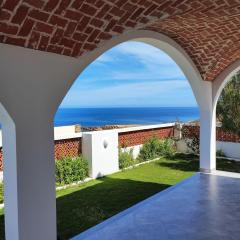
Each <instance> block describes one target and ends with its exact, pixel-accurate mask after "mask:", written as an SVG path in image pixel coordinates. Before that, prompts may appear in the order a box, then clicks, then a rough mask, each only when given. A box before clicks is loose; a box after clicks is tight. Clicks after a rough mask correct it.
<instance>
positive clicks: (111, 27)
mask: <svg viewBox="0 0 240 240" xmlns="http://www.w3.org/2000/svg"><path fill="white" fill-rule="evenodd" d="M239 12H240V0H203V1H198V0H161V1H160V0H154V1H150V0H130V1H129V0H111V1H110V0H88V1H83V0H0V42H2V43H7V44H13V45H18V46H23V47H27V48H32V49H38V50H42V51H47V52H54V53H57V54H62V55H68V56H72V57H79V56H81V55H82V54H83V53H85V52H88V51H92V50H93V49H95V48H96V47H97V46H98V45H99V44H100V43H102V42H104V41H106V40H108V39H111V38H112V37H113V36H117V35H120V34H122V33H123V32H127V31H129V30H131V29H149V30H153V31H157V32H161V33H164V34H166V35H168V36H169V37H171V38H173V39H174V40H175V41H176V42H178V43H179V44H180V45H181V46H182V47H183V48H184V49H185V50H186V52H187V53H188V54H189V56H190V57H191V58H192V60H193V61H194V63H195V64H196V66H197V68H198V69H199V71H200V73H201V75H202V77H203V79H205V80H209V81H211V80H213V79H215V77H216V76H217V75H218V74H219V73H220V72H221V71H223V69H225V68H226V67H227V66H228V65H230V64H231V63H232V62H234V61H236V60H237V59H240V50H239V49H240V30H239V29H240V17H239Z"/></svg>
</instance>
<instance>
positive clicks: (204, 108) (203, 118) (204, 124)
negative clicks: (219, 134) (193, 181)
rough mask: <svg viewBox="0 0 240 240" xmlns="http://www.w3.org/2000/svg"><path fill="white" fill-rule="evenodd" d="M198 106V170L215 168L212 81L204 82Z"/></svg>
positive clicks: (214, 117) (214, 118)
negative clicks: (200, 102) (201, 99)
mask: <svg viewBox="0 0 240 240" xmlns="http://www.w3.org/2000/svg"><path fill="white" fill-rule="evenodd" d="M199 108H200V171H202V172H211V171H213V170H215V169H216V111H215V108H214V107H213V97H212V83H206V84H205V91H204V92H203V103H202V104H201V105H200V106H199Z"/></svg>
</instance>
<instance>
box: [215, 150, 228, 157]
mask: <svg viewBox="0 0 240 240" xmlns="http://www.w3.org/2000/svg"><path fill="white" fill-rule="evenodd" d="M216 155H217V157H226V155H225V153H224V151H223V150H222V149H218V150H217V151H216Z"/></svg>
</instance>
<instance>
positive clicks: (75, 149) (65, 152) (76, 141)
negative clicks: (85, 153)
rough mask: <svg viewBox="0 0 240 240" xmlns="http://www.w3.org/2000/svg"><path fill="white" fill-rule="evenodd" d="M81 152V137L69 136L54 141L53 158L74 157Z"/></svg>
mask: <svg viewBox="0 0 240 240" xmlns="http://www.w3.org/2000/svg"><path fill="white" fill-rule="evenodd" d="M81 153H82V138H71V139H63V140H56V141H55V159H57V160H59V159H61V157H64V156H65V157H76V156H78V155H79V154H81Z"/></svg>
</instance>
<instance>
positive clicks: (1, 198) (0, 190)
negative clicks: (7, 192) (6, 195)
mask: <svg viewBox="0 0 240 240" xmlns="http://www.w3.org/2000/svg"><path fill="white" fill-rule="evenodd" d="M1 203H3V184H2V183H0V204H1Z"/></svg>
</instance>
